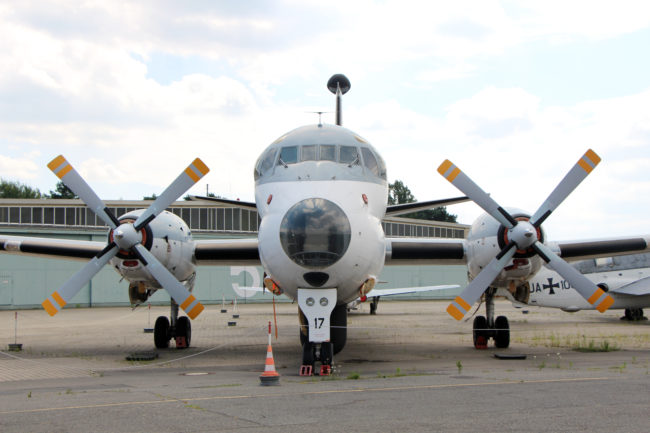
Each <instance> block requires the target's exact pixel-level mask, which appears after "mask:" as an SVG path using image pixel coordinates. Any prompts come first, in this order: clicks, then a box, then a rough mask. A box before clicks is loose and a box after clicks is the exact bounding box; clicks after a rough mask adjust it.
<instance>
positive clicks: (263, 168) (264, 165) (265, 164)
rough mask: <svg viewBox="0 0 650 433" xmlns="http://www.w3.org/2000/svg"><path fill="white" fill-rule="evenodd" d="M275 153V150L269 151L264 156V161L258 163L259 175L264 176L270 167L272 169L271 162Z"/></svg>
mask: <svg viewBox="0 0 650 433" xmlns="http://www.w3.org/2000/svg"><path fill="white" fill-rule="evenodd" d="M275 151H276V149H270V150H269V151H268V152H266V155H264V159H262V162H261V163H260V168H259V171H260V174H261V175H264V174H265V173H266V172H267V171H269V169H270V168H271V167H273V160H274V159H275Z"/></svg>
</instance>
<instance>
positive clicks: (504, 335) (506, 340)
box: [494, 316, 510, 349]
mask: <svg viewBox="0 0 650 433" xmlns="http://www.w3.org/2000/svg"><path fill="white" fill-rule="evenodd" d="M494 327H495V328H496V332H495V335H494V345H495V346H496V347H498V348H499V349H507V348H508V346H510V324H509V323H508V318H507V317H506V316H498V317H497V318H496V320H495V321H494Z"/></svg>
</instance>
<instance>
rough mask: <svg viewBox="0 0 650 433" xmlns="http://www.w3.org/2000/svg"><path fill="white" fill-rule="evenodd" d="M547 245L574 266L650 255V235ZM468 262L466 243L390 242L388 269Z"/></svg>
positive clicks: (396, 240) (420, 239) (434, 240)
mask: <svg viewBox="0 0 650 433" xmlns="http://www.w3.org/2000/svg"><path fill="white" fill-rule="evenodd" d="M547 245H548V247H549V248H550V249H551V250H552V251H553V252H554V253H556V254H557V255H558V256H560V257H562V258H563V259H564V260H566V261H571V262H573V261H578V260H586V259H594V258H599V257H612V256H621V255H627V254H635V253H643V252H648V251H650V235H645V236H637V237H625V238H604V239H590V240H579V241H560V242H549V243H548V244H547ZM467 260H468V257H467V240H466V239H440V238H386V264H387V265H414V264H423V265H462V264H466V263H467Z"/></svg>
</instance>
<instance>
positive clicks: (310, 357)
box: [302, 341, 316, 366]
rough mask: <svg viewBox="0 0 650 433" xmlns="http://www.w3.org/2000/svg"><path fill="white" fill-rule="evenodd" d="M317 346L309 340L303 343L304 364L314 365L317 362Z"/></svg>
mask: <svg viewBox="0 0 650 433" xmlns="http://www.w3.org/2000/svg"><path fill="white" fill-rule="evenodd" d="M315 352H316V346H315V345H314V343H310V342H309V341H307V342H306V343H304V344H303V345H302V365H311V366H313V365H314V362H316V353H315Z"/></svg>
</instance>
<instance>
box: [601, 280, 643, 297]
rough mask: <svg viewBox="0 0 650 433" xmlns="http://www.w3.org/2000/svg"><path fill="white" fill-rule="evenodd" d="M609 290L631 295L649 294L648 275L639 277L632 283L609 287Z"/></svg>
mask: <svg viewBox="0 0 650 433" xmlns="http://www.w3.org/2000/svg"><path fill="white" fill-rule="evenodd" d="M609 292H610V293H616V294H620V295H632V296H644V295H650V277H646V278H641V279H640V280H636V281H635V282H633V283H630V284H626V285H624V286H621V287H619V288H618V289H610V291H609Z"/></svg>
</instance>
